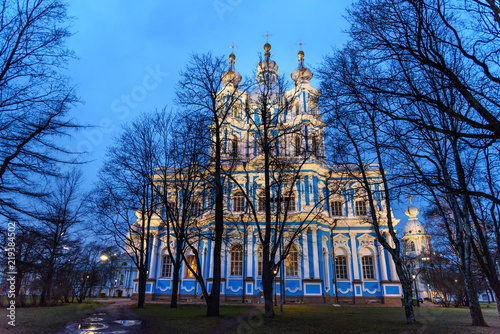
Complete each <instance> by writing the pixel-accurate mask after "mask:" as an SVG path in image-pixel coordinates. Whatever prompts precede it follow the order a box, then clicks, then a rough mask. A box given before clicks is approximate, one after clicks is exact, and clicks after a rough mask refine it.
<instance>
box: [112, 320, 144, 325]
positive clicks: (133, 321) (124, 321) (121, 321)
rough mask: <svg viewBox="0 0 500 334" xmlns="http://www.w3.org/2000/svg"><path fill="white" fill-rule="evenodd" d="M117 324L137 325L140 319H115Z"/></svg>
mask: <svg viewBox="0 0 500 334" xmlns="http://www.w3.org/2000/svg"><path fill="white" fill-rule="evenodd" d="M113 323H115V324H119V325H123V326H135V325H140V324H141V321H140V320H115V321H113Z"/></svg>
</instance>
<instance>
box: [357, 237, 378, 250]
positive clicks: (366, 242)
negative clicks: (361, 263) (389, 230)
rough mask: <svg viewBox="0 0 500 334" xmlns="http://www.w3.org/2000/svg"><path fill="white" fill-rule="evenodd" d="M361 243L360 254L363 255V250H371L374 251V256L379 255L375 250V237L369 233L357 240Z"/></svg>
mask: <svg viewBox="0 0 500 334" xmlns="http://www.w3.org/2000/svg"><path fill="white" fill-rule="evenodd" d="M357 239H358V241H359V247H358V253H361V250H362V249H363V248H370V249H371V250H372V251H373V255H375V254H376V253H377V251H376V248H375V237H374V236H371V235H369V234H367V233H365V234H363V235H362V236H360V237H358V238H357Z"/></svg>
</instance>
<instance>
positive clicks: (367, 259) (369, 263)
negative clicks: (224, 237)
mask: <svg viewBox="0 0 500 334" xmlns="http://www.w3.org/2000/svg"><path fill="white" fill-rule="evenodd" d="M361 265H362V267H363V279H375V265H374V261H373V256H372V255H366V256H363V257H362V258H361Z"/></svg>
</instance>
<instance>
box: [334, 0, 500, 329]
mask: <svg viewBox="0 0 500 334" xmlns="http://www.w3.org/2000/svg"><path fill="white" fill-rule="evenodd" d="M497 16H498V8H497V7H496V5H495V4H494V3H493V2H482V1H464V2H461V3H455V2H451V1H438V0H436V1H434V0H429V1H413V2H411V1H400V0H387V1H382V2H381V1H372V0H366V1H360V2H358V3H357V4H356V5H354V6H353V7H352V9H351V10H350V11H349V20H350V22H351V28H350V30H349V32H350V34H351V37H352V41H351V42H350V43H349V45H348V48H347V50H346V51H344V54H345V55H346V59H349V58H350V70H351V71H352V72H354V73H356V75H353V76H351V77H350V84H349V87H350V89H351V90H353V91H356V92H357V94H359V96H360V97H361V99H360V100H361V101H362V102H363V103H365V105H366V107H367V108H369V109H371V110H373V111H374V112H376V113H379V114H381V115H385V116H386V117H387V119H390V120H393V121H396V123H394V126H393V127H392V130H390V131H386V133H387V134H389V135H391V136H392V138H393V140H394V142H393V143H392V145H393V146H394V147H395V148H397V149H399V150H400V151H399V153H398V154H395V155H394V156H395V157H400V156H403V157H404V158H402V159H401V160H402V161H401V165H403V164H404V165H405V166H408V165H410V166H411V167H410V168H409V170H411V171H408V173H407V174H405V176H404V177H405V179H406V180H404V181H403V183H406V186H411V185H413V186H414V187H415V188H418V187H420V186H423V185H425V192H426V194H428V198H429V199H430V200H431V201H432V202H433V203H434V204H435V205H438V206H441V207H442V210H441V212H442V214H443V219H445V220H446V221H448V222H449V225H448V226H449V227H450V228H449V231H450V233H449V242H450V243H451V244H453V245H454V246H456V247H457V248H456V249H457V252H458V254H460V257H461V266H462V267H461V269H462V273H463V275H464V280H465V285H466V287H467V293H468V299H469V302H470V303H469V305H470V307H471V316H472V323H473V325H479V326H482V325H485V322H484V319H483V317H482V314H481V310H480V308H479V304H478V303H477V295H476V292H475V288H474V279H473V277H472V274H471V262H470V261H471V259H472V257H471V256H472V253H474V255H475V256H476V258H478V261H479V263H480V265H481V266H482V267H483V271H484V272H485V274H487V275H488V276H487V277H488V279H489V281H490V284H491V286H492V288H493V289H495V287H496V286H498V284H497V282H498V276H497V274H496V270H497V268H496V267H495V266H494V265H492V264H493V262H494V261H493V259H494V258H495V257H496V256H497V255H496V253H497V250H498V240H500V239H499V237H498V234H496V235H493V236H494V238H492V240H488V238H487V237H486V232H485V231H487V230H495V231H498V227H497V223H496V222H497V221H498V220H497V219H496V216H498V204H499V199H498V191H497V188H498V186H497V184H498V179H497V178H496V173H494V172H492V171H493V170H495V171H496V167H494V166H495V165H496V164H497V162H498V159H497V158H498V154H497V153H495V154H494V155H495V157H493V156H492V155H491V154H492V152H498V144H497V140H498V135H499V131H498V129H499V127H498V125H499V124H500V123H499V120H498V112H497V111H496V110H498V106H499V100H498V96H497V94H495V93H493V92H494V91H496V90H497V88H498V83H499V81H498V58H497V54H498V28H499V26H498V20H497ZM458 27H460V28H458ZM486 41H488V43H486ZM408 145H410V146H411V147H412V149H411V150H410V151H411V152H408V151H407V149H405V148H404V147H408ZM405 151H406V152H405ZM423 151H425V153H424V152H423ZM490 169H491V170H490ZM477 173H483V174H486V175H488V177H487V178H486V179H484V178H483V179H482V180H479V178H477V177H474V175H475V174H477ZM403 174H404V173H403ZM471 181H474V182H471ZM420 189H422V188H420ZM486 202H488V203H489V204H488V205H487V206H484V203H486ZM477 203H483V207H489V208H490V213H489V215H490V216H491V215H492V216H493V217H495V218H492V217H488V218H487V219H479V218H478V214H477V213H476V211H477V209H476V208H477ZM443 204H445V205H444V206H443ZM448 208H449V209H450V213H451V215H452V218H451V219H450V217H449V216H446V214H447V209H448ZM483 212H484V210H483ZM445 216H446V217H445ZM483 218H485V217H484V216H483ZM485 222H488V223H489V224H491V225H492V226H491V228H486V229H485V228H484V227H485V225H484V223H485ZM491 241H494V242H495V245H494V247H493V249H495V251H494V253H495V254H492V252H491V249H492V247H491V246H492V243H491Z"/></svg>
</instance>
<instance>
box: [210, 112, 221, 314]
mask: <svg viewBox="0 0 500 334" xmlns="http://www.w3.org/2000/svg"><path fill="white" fill-rule="evenodd" d="M214 110H217V108H216V107H215V108H214ZM218 122H219V121H218V120H217V121H216V123H217V124H216V130H215V131H216V134H215V175H214V177H215V242H214V255H213V256H214V274H213V281H212V290H211V291H210V298H209V300H208V303H207V316H208V317H214V316H218V315H219V304H220V280H221V252H222V234H223V232H224V211H223V210H224V207H223V206H224V194H223V188H222V184H221V156H220V153H221V140H220V126H219V124H218Z"/></svg>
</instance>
